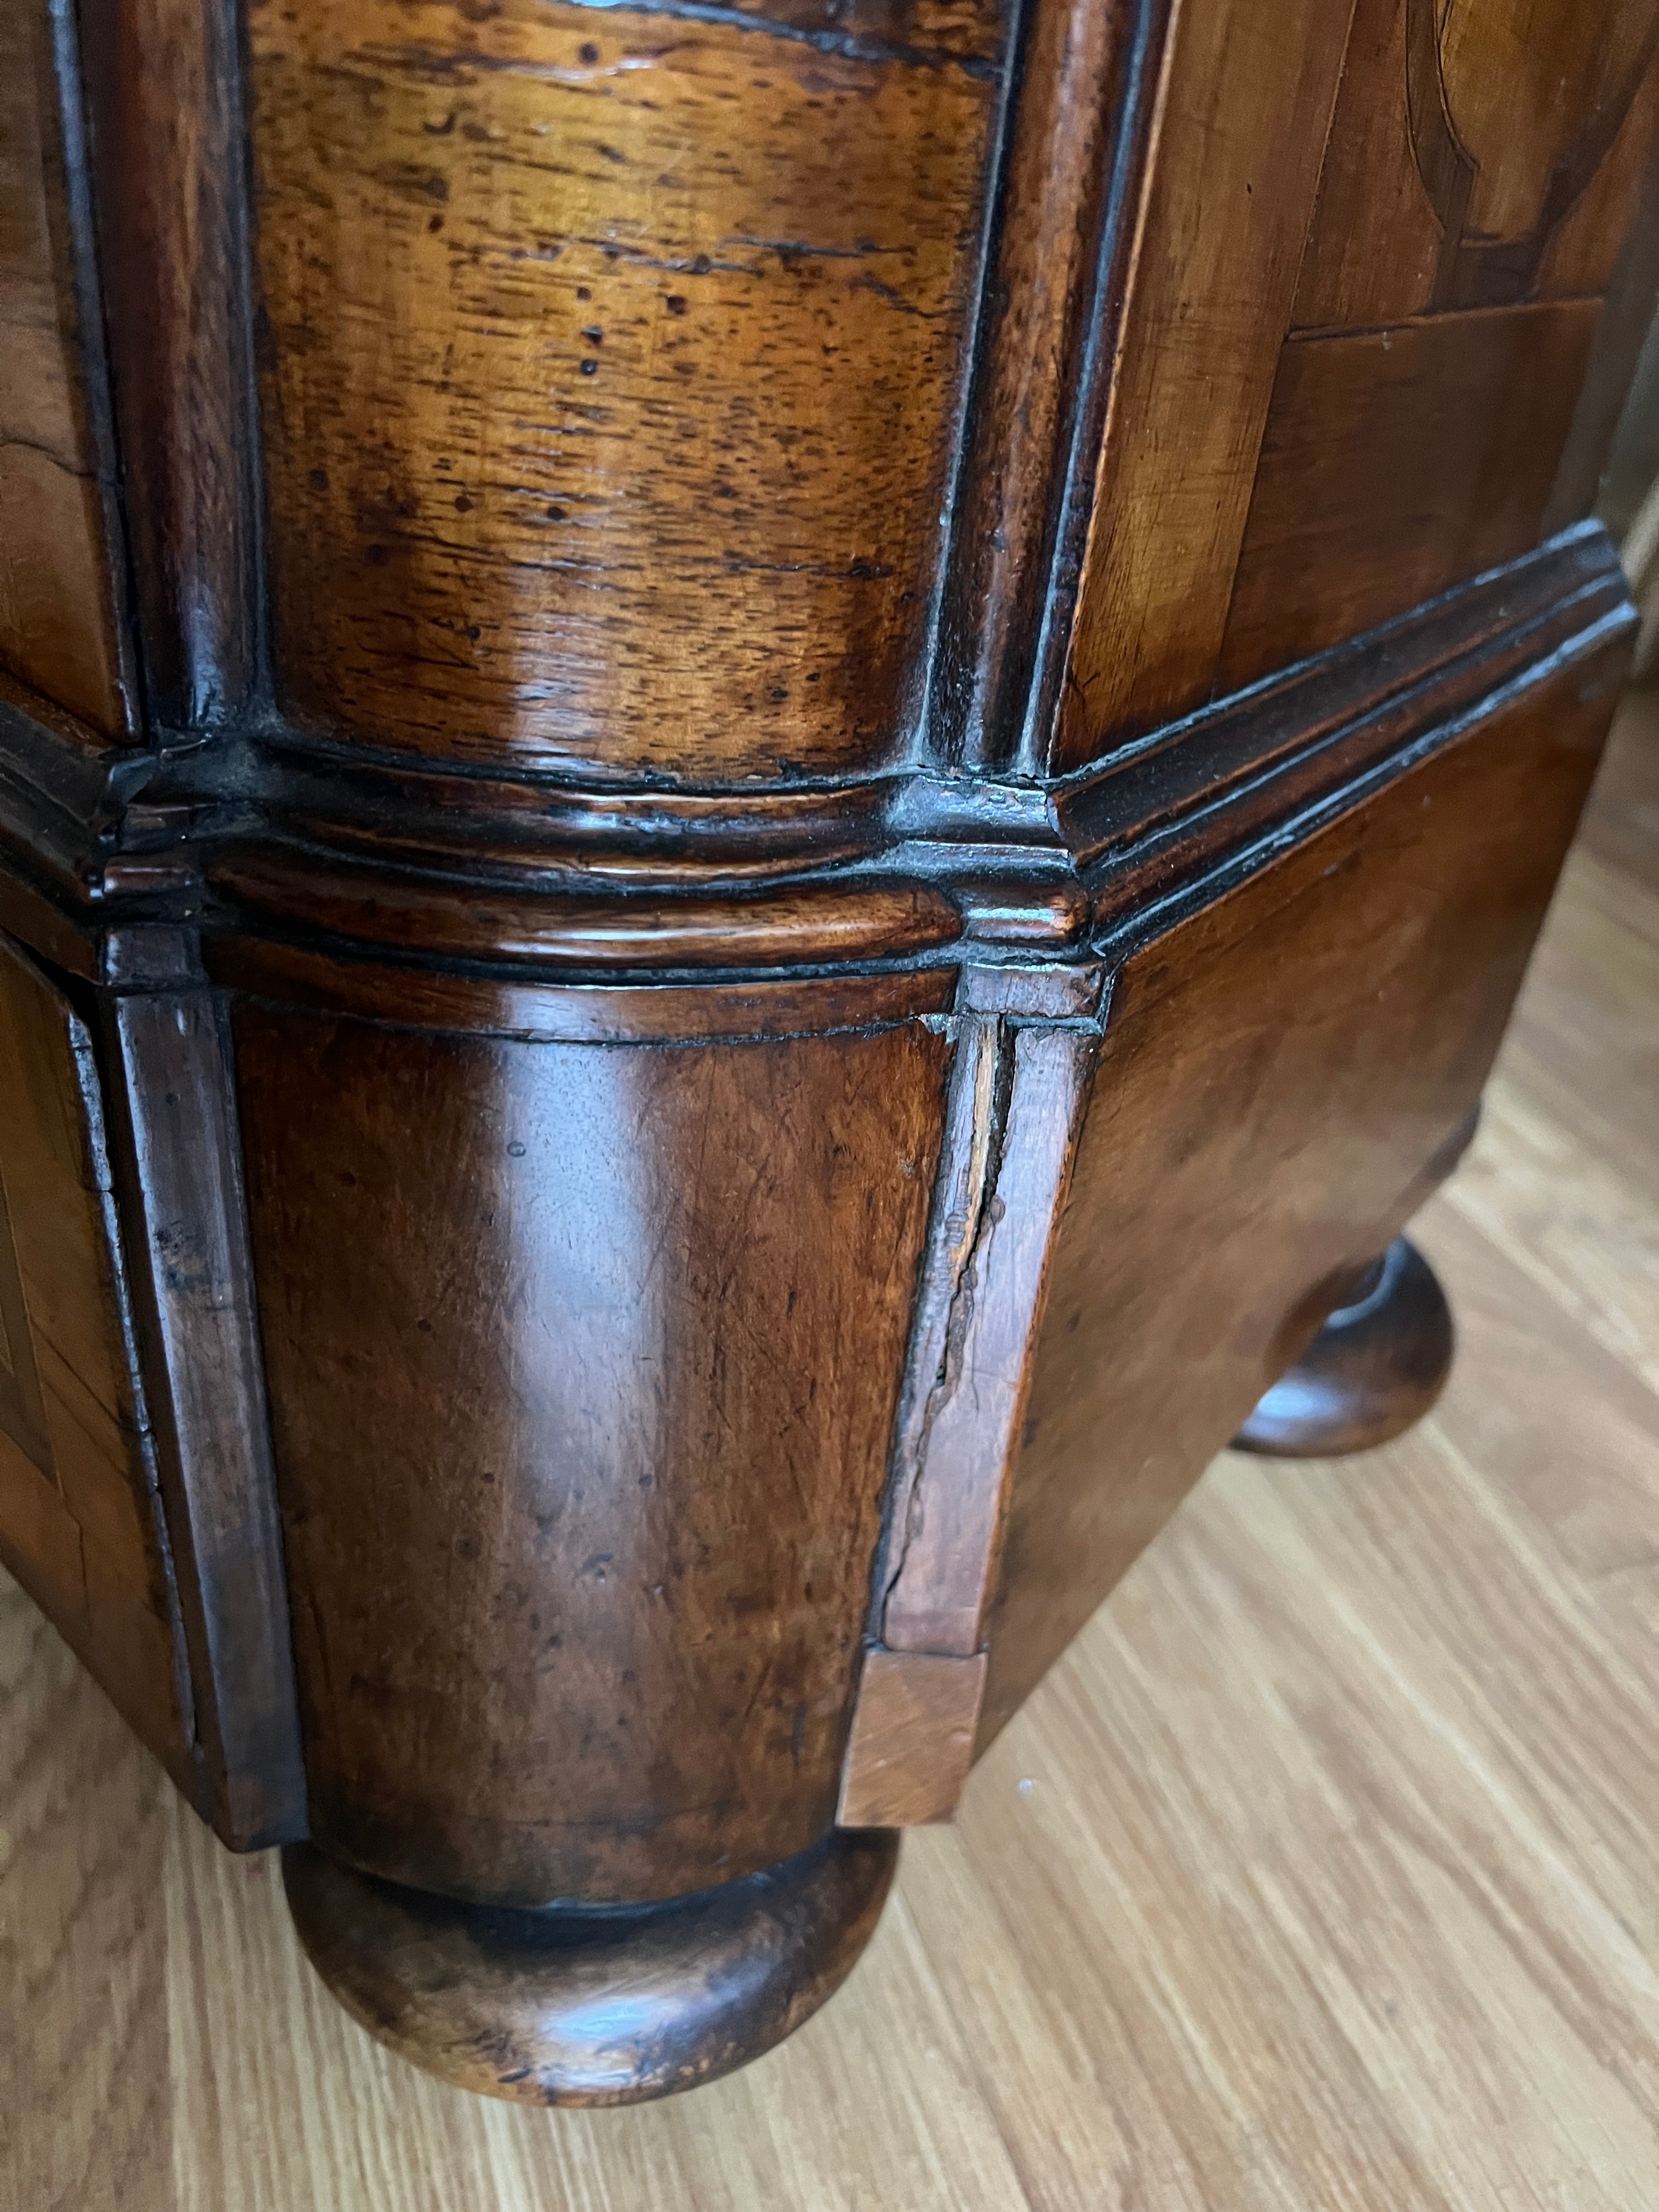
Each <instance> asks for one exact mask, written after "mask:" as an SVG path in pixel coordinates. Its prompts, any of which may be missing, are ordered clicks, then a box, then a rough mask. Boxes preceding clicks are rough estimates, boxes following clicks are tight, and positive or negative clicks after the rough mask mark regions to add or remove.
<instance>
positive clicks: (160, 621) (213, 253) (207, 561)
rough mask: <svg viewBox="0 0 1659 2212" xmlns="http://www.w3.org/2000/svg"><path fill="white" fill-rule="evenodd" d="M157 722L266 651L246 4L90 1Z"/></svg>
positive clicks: (107, 309)
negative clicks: (257, 487) (262, 640)
mask: <svg viewBox="0 0 1659 2212" xmlns="http://www.w3.org/2000/svg"><path fill="white" fill-rule="evenodd" d="M80 14H81V30H82V39H81V45H82V56H83V64H84V68H85V73H86V82H87V93H88V107H89V111H90V114H91V119H92V132H91V159H92V172H93V182H94V194H95V197H96V201H97V218H98V229H99V236H100V246H101V252H100V261H101V265H102V275H103V288H104V299H103V302H102V306H101V309H100V313H102V315H103V319H104V322H105V325H106V327H107V330H108V332H109V343H110V349H111V356H112V359H111V367H112V371H113V378H114V393H115V414H116V422H117V428H118V433H119V439H120V447H121V461H122V475H123V483H124V491H125V512H126V520H127V527H128V530H129V532H130V533H131V556H132V567H133V586H132V588H133V595H134V599H135V600H136V603H137V616H138V627H139V631H140V635H141V640H142V646H143V653H142V659H143V687H144V694H145V704H146V707H147V709H148V714H149V720H151V721H152V722H153V723H155V724H157V725H160V726H163V727H166V728H167V729H170V730H196V729H201V728H205V727H212V726H218V725H220V724H222V723H223V722H225V721H226V720H228V718H229V717H231V716H232V715H234V714H236V713H237V712H238V711H240V709H241V708H243V707H244V706H245V704H246V701H247V699H248V696H249V695H250V693H251V692H252V688H253V684H254V680H255V675H256V671H257V668H258V659H259V647H258V637H257V624H258V599H259V594H258V588H257V583H256V568H255V563H256V547H257V537H258V528H257V521H256V514H257V504H256V495H255V491H254V485H253V456H254V454H255V453H257V452H258V407H257V400H256V395H255V392H254V386H253V376H252V343H251V335H250V334H251V316H252V310H251V304H250V300H249V293H248V268H249V252H248V210H247V206H246V149H245V147H244V145H243V143H242V140H243V119H242V107H243V100H242V88H241V81H240V79H241V57H240V46H239V43H238V40H239V35H240V27H239V21H238V13H237V11H236V10H234V9H231V8H229V7H228V6H222V5H220V4H218V0H80Z"/></svg>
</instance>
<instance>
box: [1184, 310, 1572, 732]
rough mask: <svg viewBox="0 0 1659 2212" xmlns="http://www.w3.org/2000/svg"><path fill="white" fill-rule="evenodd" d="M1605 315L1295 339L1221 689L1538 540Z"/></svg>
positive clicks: (1517, 314) (1446, 321)
mask: <svg viewBox="0 0 1659 2212" xmlns="http://www.w3.org/2000/svg"><path fill="white" fill-rule="evenodd" d="M1600 313H1601V308H1600V306H1599V304H1598V303H1597V302H1595V301H1569V302H1564V303H1562V304H1561V305H1559V306H1549V307H1504V308H1492V309H1485V310H1478V311H1472V312H1468V313H1457V314H1444V315H1435V316H1431V317H1429V318H1426V319H1424V320H1421V321H1419V322H1415V323H1407V324H1404V325H1400V326H1399V327H1397V328H1395V329H1394V330H1388V331H1348V332H1344V333H1341V334H1340V335H1338V336H1334V337H1304V338H1296V339H1292V340H1291V343H1289V344H1287V345H1286V346H1285V350H1284V353H1283V356H1281V358H1280V361H1279V376H1278V380H1277V382H1276V383H1275V385H1274V386H1273V406H1272V409H1271V410H1270V411H1269V413H1268V416H1267V432H1266V435H1265V436H1264V437H1263V440H1262V444H1261V470H1260V473H1259V475H1258V477H1257V479H1256V487H1255V498H1254V500H1253V501H1251V505H1250V516H1249V525H1248V526H1247V528H1246V530H1245V532H1244V542H1243V547H1242V549H1241V551H1240V555H1239V562H1238V575H1237V583H1236V585H1235V588H1234V594H1233V605H1232V611H1231V615H1230V616H1229V617H1228V623H1227V633H1226V638H1225V643H1224V645H1223V647H1222V653H1221V662H1220V668H1219V671H1218V679H1217V688H1218V690H1222V691H1231V690H1237V689H1238V688H1239V687H1241V686H1242V685H1243V684H1248V683H1250V682H1251V681H1252V680H1253V679H1254V678H1256V677H1258V676H1263V675H1266V674H1267V672H1268V671H1270V670H1271V669H1273V668H1276V667H1279V666H1280V665H1282V664H1284V663H1285V662H1286V661H1291V660H1297V659H1302V658H1303V657H1304V655H1305V654H1308V653H1315V652H1317V651H1319V650H1320V648H1321V647H1324V646H1328V645H1334V644H1336V643H1337V642H1338V641H1340V640H1341V639H1342V638H1345V637H1350V636H1352V635H1354V634H1355V633H1356V632H1357V631H1359V630H1363V629H1370V628H1371V626H1372V625H1373V624H1374V623H1379V622H1383V621H1386V620H1387V619H1388V617H1389V616H1391V615H1397V614H1403V613H1405V612H1406V611H1407V609H1408V608H1410V607H1413V606H1414V605H1417V603H1418V602H1419V600H1420V599H1428V598H1430V597H1431V596H1432V595H1433V594H1434V593H1435V592H1440V591H1443V590H1445V588H1446V587H1447V586H1449V585H1450V584H1454V583H1457V582H1460V581H1461V580H1462V579H1463V578H1465V577H1468V576H1473V575H1476V574H1479V573H1480V571H1481V570H1482V569H1483V568H1496V567H1497V566H1498V563H1499V562H1504V561H1508V560H1512V559H1513V558H1514V557H1515V556H1516V555H1517V554H1521V553H1524V552H1526V551H1527V550H1528V549H1529V548H1530V547H1531V546H1533V545H1534V544H1536V543H1537V542H1538V538H1539V536H1540V533H1541V529H1542V526H1543V520H1544V513H1545V510H1546V507H1547V505H1548V502H1549V497H1550V491H1551V487H1552V486H1553V483H1554V481H1555V472H1556V467H1557V465H1558V463H1559V460H1560V458H1561V453H1562V448H1563V447H1565V443H1566V440H1567V434H1568V431H1569V429H1570V428H1571V423H1572V418H1573V411H1574V409H1575V407H1576V405H1577V399H1578V392H1579V388H1580V386H1582V384H1583V378H1584V369H1585V365H1586V363H1587V362H1588V361H1589V352H1590V347H1591V344H1592V342H1593V341H1594V338H1595V329H1596V322H1597V319H1598V317H1599V315H1600Z"/></svg>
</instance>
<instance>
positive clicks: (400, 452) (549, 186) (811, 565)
mask: <svg viewBox="0 0 1659 2212" xmlns="http://www.w3.org/2000/svg"><path fill="white" fill-rule="evenodd" d="M849 30H850V35H848V36H847V37H846V38H845V42H844V50H842V51H829V50H826V49H825V47H824V46H823V44H822V43H821V42H807V41H805V40H796V39H792V38H790V37H788V36H787V35H783V34H781V33H773V32H772V31H770V30H769V29H766V28H762V27H758V26H744V27H735V26H734V25H733V24H732V23H731V22H719V21H713V20H708V21H696V22H671V21H669V20H668V19H665V18H664V17H660V16H657V15H649V14H642V13H637V12H633V11H629V10H628V9H605V10H603V11H596V10H594V9H589V8H583V7H571V6H562V5H543V4H532V0H508V4H507V5H505V6H500V7H495V6H492V7H490V8H488V9H478V8H472V7H467V8H461V7H453V8H452V7H449V6H447V5H444V4H442V0H418V4H416V5H413V6H398V5H395V4H393V0H347V4H345V5H338V4H332V3H331V0H264V4H263V5H261V6H259V7H258V8H256V9H255V10H254V12H253V16H252V46H253V94H254V112H253V142H254V156H255V164H256V177H257V184H258V216H259V237H260V280H261V287H262V300H263V308H262V312H263V315H264V324H265V327H266V329H267V331H268V332H269V339H268V354H267V365H266V368H265V375H264V392H265V405H266V434H267V446H268V460H267V470H268V479H269V486H270V514H271V532H270V546H271V556H272V562H273V569H274V576H275V582H276V605H277V611H278V635H277V661H278V667H279V680H280V686H281V690H282V694H283V698H284V700H285V702H287V703H288V704H289V707H290V708H292V709H293V710H294V711H295V713H296V714H299V715H300V716H301V718H302V719H304V720H307V721H310V722H312V723H314V724H317V725H319V726H324V727H336V728H342V729H345V730H349V732H351V733H352V734H353V735H354V736H356V737H359V738H367V739H368V740H371V741H373V742H375V743H378V744H388V745H393V746H398V747H401V748H404V749H408V748H410V747H414V748H417V749H419V750H422V751H428V752H441V753H447V754H449V755H453V756H455V757H465V758H467V759H470V760H493V761H498V762H499V761H507V760H513V761H519V762H526V761H532V760H541V761H551V760H578V761H590V762H594V763H601V764H603V765H604V766H605V767H606V768H607V769H618V770H620V769H629V770H633V771H641V770H650V771H653V772H657V773H660V772H663V771H666V772H669V773H675V774H687V775H696V776H702V777H703V778H705V779H707V778H722V777H727V776H733V775H736V776H746V777H763V778H767V779H774V780H775V779H778V778H787V777H788V776H791V775H798V774H805V773H811V774H824V773H827V772H831V771H836V770H846V769H856V768H859V767H862V766H866V765H868V764H870V763H876V762H881V761H884V760H886V759H889V758H890V757H892V755H893V753H894V752H895V750H896V748H897V746H898V745H899V744H900V742H901V741H902V737H903V734H904V724H905V721H906V719H907V717H908V716H911V715H912V714H913V713H914V710H915V706H916V704H917V702H918V699H919V696H920V685H921V675H922V668H921V649H922V646H923V642H924V638H923V630H922V626H921V622H920V620H919V617H920V615H921V611H922V610H923V609H924V608H925V606H926V604H927V599H928V598H929V596H930V594H931V592H932V590H933V578H934V574H935V570H936V567H937V562H938V558H939V546H940V533H939V518H940V511H941V507H942V506H943V504H944V502H945V490H946V486H947V482H948V471H949V464H950V458H951V451H952V447H953V441H954V435H955V434H954V425H955V422H956V418H957V412H958V407H959V398H960V392H959V386H960V381H961V377H962V375H963V374H965V368H966V347H967V343H968V336H969V311H970V308H971V305H972V301H973V297H974V291H975V258H976V249H977V240H978V236H979V228H980V223H981V213H982V195H983V191H984V182H985V165H986V161H987V149H988V143H989V140H988V133H989V131H990V130H991V127H992V123H993V120H994V108H995V100H994V83H993V82H992V81H991V75H990V70H989V64H988V62H987V58H986V57H987V51H989V50H991V49H994V47H995V46H996V44H997V43H998V24H997V18H996V15H995V14H994V11H992V10H991V9H989V7H988V5H987V8H985V9H981V10H975V11H972V12H970V11H969V10H967V9H962V8H959V7H958V8H947V9H942V10H940V11H939V13H938V15H937V16H936V17H935V15H934V11H933V10H932V9H927V10H924V11H923V12H922V13H921V15H917V16H916V17H915V19H914V20H913V21H910V22H909V24H908V33H907V44H906V45H905V46H900V47H894V46H887V45H884V44H882V43H880V42H875V43H870V42H867V41H866V40H864V39H863V38H861V37H860V35H859V33H858V30H857V27H849ZM917 49H921V51H917Z"/></svg>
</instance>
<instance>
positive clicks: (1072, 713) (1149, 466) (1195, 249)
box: [1052, 0, 1348, 769]
mask: <svg viewBox="0 0 1659 2212" xmlns="http://www.w3.org/2000/svg"><path fill="white" fill-rule="evenodd" d="M1347 30H1348V10H1347V8H1346V6H1344V5H1332V4H1329V0H1290V4H1287V5H1286V6H1285V7H1282V8H1279V9H1273V11H1272V13H1271V14H1269V13H1268V12H1267V10H1265V9H1261V8H1259V7H1255V6H1252V5H1250V4H1249V0H1218V4H1215V5H1212V6H1207V7H1202V8H1192V9H1182V10H1180V11H1179V12H1178V14H1177V15H1176V24H1175V31H1174V35H1173V40H1172V48H1171V52H1170V58H1169V60H1168V62H1167V63H1166V69H1167V71H1168V76H1167V86H1166V89H1165V92H1164V111H1163V120H1162V128H1161V130H1160V131H1159V132H1158V137H1157V139H1156V142H1155V144H1154V147H1153V149H1152V154H1151V156H1150V159H1151V161H1152V165H1153V166H1152V169H1151V172H1150V182H1149V185H1148V186H1147V191H1148V202H1147V204H1146V210H1145V214H1144V216H1143V222H1144V235H1143V237H1142V240H1141V242H1140V246H1139V253H1138V257H1137V262H1136V267H1135V270H1134V274H1133V295H1132V300H1131V305H1130V307H1129V310H1128V314H1127V320H1126V324H1125V337H1124V343H1123V350H1122V355H1121V359H1120V360H1119V361H1118V362H1116V363H1115V366H1114V371H1113V386H1114V389H1113V394H1112V398H1111V401H1110V405H1109V413H1108V417H1107V422H1106V430H1105V439H1104V443H1103V447H1102V449H1101V457H1100V467H1099V477H1098V487H1097V504H1096V508H1095V513H1094V518H1093V520H1092V522H1091V525H1090V531H1089V541H1088V550H1087V553H1086V555H1085V568H1084V574H1083V580H1082V586H1081V590H1080V592H1079V599H1078V605H1077V614H1076V621H1075V628H1074V631H1073V641H1072V650H1071V657H1070V665H1069V670H1068V674H1067V679H1066V692H1065V697H1064V701H1063V704H1062V708H1061V715H1060V732H1059V737H1058V741H1057V749H1056V757H1055V760H1054V763H1052V765H1054V766H1055V767H1057V768H1061V769H1075V768H1077V767H1079V766H1080V765H1081V764H1082V763H1085V761H1089V760H1091V759H1094V758H1096V757H1097V756H1098V755H1099V754H1101V753H1102V752H1103V751H1104V750H1107V748H1108V746H1109V743H1110V742H1111V740H1112V739H1113V738H1115V737H1119V736H1125V735H1129V734H1133V732H1136V731H1139V730H1144V729H1148V728H1150V727H1152V726H1153V725H1154V724H1155V723H1157V722H1159V721H1162V720H1164V719H1165V718H1166V717H1170V716H1174V715H1176V714H1181V713H1182V712H1183V711H1184V710H1185V709H1186V708H1188V707H1191V706H1193V705H1194V704H1196V703H1197V702H1198V701H1200V699H1201V698H1203V697H1204V696H1206V694H1207V691H1208V689H1209V684H1210V678H1211V676H1212V672H1213V671H1214V667H1215V659H1216V655H1217V653H1218V651H1219V649H1220V645H1221V638H1222V633H1223V631H1224V629H1225V626H1226V621H1227V603H1228V599H1229V597H1230V594H1231V589H1232V575H1233V568H1234V566H1235V564H1236V562H1237V557H1238V547H1239V542H1240V539H1241V537H1242V535H1243V528H1244V520H1245V516H1246V513H1248V511H1249V503H1250V485H1251V481H1252V479H1253V477H1254V476H1255V464H1256V453H1257V448H1258V447H1259V445H1260V443H1261V431H1262V425H1263V423H1264V422H1265V421H1266V419H1267V404H1268V401H1269V399H1270V398H1271V397H1272V393H1273V372H1274V368H1275V365H1276V363H1277V361H1278V358H1279V346H1280V343H1281V342H1282V340H1283V338H1284V336H1285V328H1286V326H1287V325H1288V324H1289V321H1290V316H1291V300H1292V297H1293V295H1294V293H1295V289H1296V281H1297V268H1298V265H1299V264H1300V261H1301V257H1302V246H1303V240H1304V237H1305V236H1306V234H1307V228H1308V219H1309V215H1310V210H1311V208H1312V204H1313V196H1314V191H1315V187H1316V184H1317V181H1318V177H1319V164H1320V160H1321V156H1322V154H1323V151H1324V145H1325V133H1326V130H1327V127H1328V123H1329V120H1330V114H1331V109H1332V106H1333V104H1334V100H1335V98H1336V91H1337V82H1338V76H1339V72H1340V68H1341V63H1342V52H1343V46H1344V43H1345V41H1346V37H1347Z"/></svg>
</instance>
